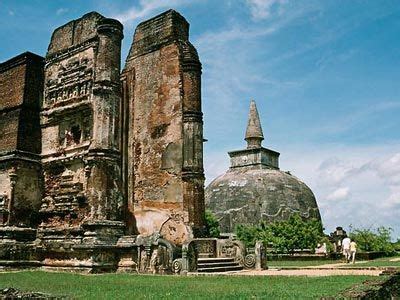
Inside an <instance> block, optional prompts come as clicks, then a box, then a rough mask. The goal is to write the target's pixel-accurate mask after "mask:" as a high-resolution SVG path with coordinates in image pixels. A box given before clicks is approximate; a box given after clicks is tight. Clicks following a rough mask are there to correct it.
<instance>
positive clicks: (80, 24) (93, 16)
mask: <svg viewBox="0 0 400 300" xmlns="http://www.w3.org/2000/svg"><path fill="white" fill-rule="evenodd" d="M103 19H106V18H105V17H104V16H102V15H101V14H99V13H97V12H94V11H93V12H90V13H87V14H85V15H83V16H82V17H81V18H79V19H76V20H72V21H70V22H68V23H67V24H64V25H63V26H60V27H58V28H57V29H56V30H54V32H53V35H52V36H51V41H50V44H49V48H48V52H47V56H52V55H53V54H55V53H57V52H60V51H63V50H65V49H68V48H70V47H72V46H77V45H80V44H83V43H84V42H86V41H88V40H90V39H92V38H94V37H96V35H97V26H98V25H99V22H100V21H101V20H103ZM121 26H122V25H121Z"/></svg>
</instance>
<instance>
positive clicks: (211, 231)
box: [205, 210, 220, 238]
mask: <svg viewBox="0 0 400 300" xmlns="http://www.w3.org/2000/svg"><path fill="white" fill-rule="evenodd" d="M205 220H206V230H207V236H208V237H215V238H218V237H219V234H220V231H219V222H218V220H217V218H216V217H215V216H214V214H213V213H212V212H211V211H209V210H206V215H205Z"/></svg>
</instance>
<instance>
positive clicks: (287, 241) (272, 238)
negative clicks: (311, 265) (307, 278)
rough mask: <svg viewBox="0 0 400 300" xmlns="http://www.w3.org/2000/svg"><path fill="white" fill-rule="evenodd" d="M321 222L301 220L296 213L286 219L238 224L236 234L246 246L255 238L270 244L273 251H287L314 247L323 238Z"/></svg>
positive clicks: (254, 240)
mask: <svg viewBox="0 0 400 300" xmlns="http://www.w3.org/2000/svg"><path fill="white" fill-rule="evenodd" d="M322 230H323V228H322V225H321V222H320V221H318V220H316V219H311V220H303V219H302V218H301V217H300V216H299V215H298V214H295V215H292V216H291V217H290V218H289V219H288V220H286V221H280V222H274V223H266V222H261V223H259V224H258V225H238V226H237V227H236V234H237V236H238V238H239V239H240V240H241V241H243V242H244V243H245V245H246V246H247V247H253V246H254V244H255V242H256V241H257V240H260V241H262V242H263V243H264V245H267V246H272V248H273V249H274V251H275V252H278V253H288V252H293V251H294V250H295V249H314V248H315V247H316V246H317V244H318V243H319V242H321V241H322V239H323V236H324V235H323V231H322Z"/></svg>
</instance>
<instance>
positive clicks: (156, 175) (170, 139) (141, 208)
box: [122, 10, 204, 244]
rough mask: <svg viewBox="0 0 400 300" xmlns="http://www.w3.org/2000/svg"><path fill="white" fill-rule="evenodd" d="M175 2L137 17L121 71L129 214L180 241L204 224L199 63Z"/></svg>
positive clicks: (143, 228)
mask: <svg viewBox="0 0 400 300" xmlns="http://www.w3.org/2000/svg"><path fill="white" fill-rule="evenodd" d="M188 36H189V24H188V23H187V21H186V20H185V19H184V18H183V17H182V16H181V15H179V14H178V13H177V12H175V11H173V10H170V11H167V12H165V13H163V14H161V15H159V16H156V17H154V18H152V19H150V20H148V21H146V22H143V23H141V24H139V26H138V27H137V29H136V32H135V35H134V40H133V44H132V47H131V51H130V53H129V56H128V58H127V62H126V66H125V69H124V71H123V73H122V81H123V94H124V95H123V103H124V109H123V111H124V117H123V124H125V127H124V128H123V129H124V132H125V135H123V138H122V140H123V141H124V145H123V149H125V150H124V151H123V153H124V155H125V167H124V170H125V180H126V182H127V191H126V192H127V201H128V205H127V206H128V215H130V216H131V220H132V222H131V223H132V225H134V221H136V224H135V225H136V226H137V229H138V231H139V233H141V234H144V235H149V234H152V233H155V232H158V233H161V234H162V235H163V236H164V237H165V238H166V239H168V240H170V241H172V242H174V243H176V244H182V243H183V242H184V241H186V240H187V239H189V238H190V237H192V236H193V234H197V232H199V231H200V230H201V228H202V226H203V225H204V220H203V218H204V197H203V185H204V175H203V157H202V150H203V149H202V143H203V132H202V113H201V95H200V74H201V64H200V62H199V60H198V56H197V52H196V50H195V49H194V47H193V46H192V45H191V44H190V42H189V40H188Z"/></svg>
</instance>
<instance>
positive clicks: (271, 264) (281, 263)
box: [267, 260, 341, 268]
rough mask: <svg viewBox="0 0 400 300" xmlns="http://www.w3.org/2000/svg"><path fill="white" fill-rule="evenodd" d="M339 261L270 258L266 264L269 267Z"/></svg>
mask: <svg viewBox="0 0 400 300" xmlns="http://www.w3.org/2000/svg"><path fill="white" fill-rule="evenodd" d="M340 262H341V261H340V260H308V261H307V260H270V261H267V266H268V267H271V268H274V267H276V268H291V267H311V266H320V265H326V264H336V263H340Z"/></svg>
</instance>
